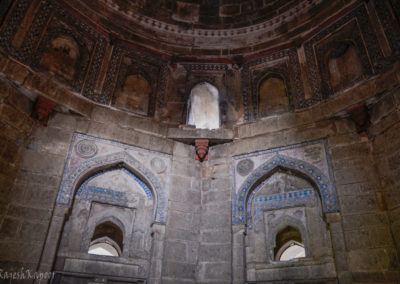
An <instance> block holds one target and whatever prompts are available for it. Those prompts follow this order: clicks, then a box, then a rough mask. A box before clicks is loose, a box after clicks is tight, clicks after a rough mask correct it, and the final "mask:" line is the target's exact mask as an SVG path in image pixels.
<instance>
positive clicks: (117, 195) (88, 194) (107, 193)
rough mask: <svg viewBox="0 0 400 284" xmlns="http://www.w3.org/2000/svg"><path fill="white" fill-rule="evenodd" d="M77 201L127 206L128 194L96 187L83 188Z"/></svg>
mask: <svg viewBox="0 0 400 284" xmlns="http://www.w3.org/2000/svg"><path fill="white" fill-rule="evenodd" d="M76 199H79V200H85V201H100V202H106V203H112V204H117V205H127V204H128V198H127V197H126V192H122V191H115V190H111V189H105V188H101V187H96V186H88V187H86V186H83V185H82V186H81V187H80V188H79V190H78V192H77V193H76Z"/></svg>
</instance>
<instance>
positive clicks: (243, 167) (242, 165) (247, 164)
mask: <svg viewBox="0 0 400 284" xmlns="http://www.w3.org/2000/svg"><path fill="white" fill-rule="evenodd" d="M253 168H254V162H253V161H252V160H250V159H245V160H241V161H240V162H239V163H238V164H237V166H236V171H237V172H238V173H239V174H240V175H242V176H245V175H248V174H249V173H250V172H251V171H252V170H253Z"/></svg>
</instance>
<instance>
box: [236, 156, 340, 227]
mask: <svg viewBox="0 0 400 284" xmlns="http://www.w3.org/2000/svg"><path fill="white" fill-rule="evenodd" d="M279 168H283V169H287V170H290V171H293V172H297V173H298V174H300V175H302V176H304V177H306V178H307V179H308V180H310V181H312V182H313V184H314V185H315V186H316V188H317V190H318V192H319V194H320V196H321V199H322V208H323V211H324V212H325V213H328V212H338V211H339V208H338V201H337V196H336V191H335V189H334V186H333V184H332V182H331V181H330V180H329V179H328V178H327V177H326V176H325V175H324V174H323V173H322V172H321V171H320V170H319V169H318V168H317V167H315V166H313V165H311V164H309V163H307V162H305V161H302V160H298V159H295V158H291V157H287V156H284V155H279V154H277V155H275V156H274V157H272V158H271V159H269V160H268V161H266V162H265V163H263V164H262V165H260V166H259V167H258V168H257V169H255V170H253V172H252V173H251V174H250V175H249V176H248V177H247V178H246V180H245V181H244V182H243V184H242V185H241V186H240V188H239V190H238V192H237V195H236V199H235V200H234V201H233V202H234V204H233V212H232V213H233V216H232V221H233V223H237V224H240V223H245V222H246V212H247V208H246V204H247V202H246V201H247V199H248V198H249V196H250V194H251V192H252V191H253V190H254V189H255V188H256V187H257V185H259V184H260V183H261V182H262V181H263V180H265V178H267V177H268V176H270V175H272V174H273V173H275V172H276V170H278V169H279Z"/></svg>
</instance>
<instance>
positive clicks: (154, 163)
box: [150, 158, 167, 174]
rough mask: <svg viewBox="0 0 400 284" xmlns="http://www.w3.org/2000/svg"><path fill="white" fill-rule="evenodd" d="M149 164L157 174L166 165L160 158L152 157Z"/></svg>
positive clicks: (163, 169)
mask: <svg viewBox="0 0 400 284" xmlns="http://www.w3.org/2000/svg"><path fill="white" fill-rule="evenodd" d="M150 165H151V168H152V169H153V170H154V171H155V172H156V173H158V174H159V173H162V172H163V171H165V168H166V167H167V166H166V165H165V163H164V161H163V160H161V159H160V158H153V159H152V160H151V162H150Z"/></svg>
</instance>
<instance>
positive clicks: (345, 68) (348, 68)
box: [327, 41, 363, 93]
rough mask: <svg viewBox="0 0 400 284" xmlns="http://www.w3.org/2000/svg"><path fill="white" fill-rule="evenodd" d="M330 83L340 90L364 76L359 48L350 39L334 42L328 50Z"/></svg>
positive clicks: (335, 90) (336, 90) (334, 90)
mask: <svg viewBox="0 0 400 284" xmlns="http://www.w3.org/2000/svg"><path fill="white" fill-rule="evenodd" d="M327 61H328V65H327V66H328V72H329V83H330V86H331V89H332V91H333V92H334V93H335V92H338V91H340V90H342V89H344V88H346V87H349V86H351V85H352V84H354V83H355V82H357V81H358V80H360V79H361V78H362V76H363V66H362V62H361V59H360V56H359V54H358V51H357V48H356V47H355V45H354V44H353V43H352V42H350V41H343V42H338V43H335V44H333V46H332V48H331V49H330V50H329V52H328V57H327Z"/></svg>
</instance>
